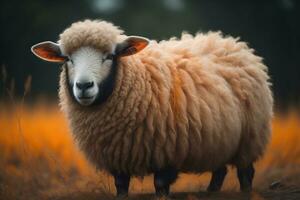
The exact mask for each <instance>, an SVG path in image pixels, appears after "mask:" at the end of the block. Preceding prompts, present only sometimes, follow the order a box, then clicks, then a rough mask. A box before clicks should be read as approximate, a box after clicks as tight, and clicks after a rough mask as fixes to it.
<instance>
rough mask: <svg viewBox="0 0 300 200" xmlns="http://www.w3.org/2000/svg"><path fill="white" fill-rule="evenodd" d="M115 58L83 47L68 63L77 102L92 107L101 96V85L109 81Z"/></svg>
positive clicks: (72, 88) (71, 85)
mask: <svg viewBox="0 0 300 200" xmlns="http://www.w3.org/2000/svg"><path fill="white" fill-rule="evenodd" d="M112 64H113V56H112V55H111V54H108V53H103V52H101V51H100V50H97V49H95V48H92V47H81V48H79V49H77V50H76V51H74V52H73V53H72V54H71V55H70V56H69V60H68V61H67V67H68V79H69V84H70V87H71V90H72V93H73V96H74V98H75V99H76V101H77V102H78V103H79V104H81V105H91V104H92V103H93V102H94V101H95V100H96V99H97V97H99V96H100V95H101V93H102V92H103V91H101V89H102V87H101V85H102V84H103V82H104V81H105V80H107V79H108V77H109V75H110V73H111V69H112Z"/></svg>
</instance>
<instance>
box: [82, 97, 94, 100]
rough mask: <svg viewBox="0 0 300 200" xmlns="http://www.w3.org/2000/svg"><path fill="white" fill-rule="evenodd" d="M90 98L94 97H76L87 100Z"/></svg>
mask: <svg viewBox="0 0 300 200" xmlns="http://www.w3.org/2000/svg"><path fill="white" fill-rule="evenodd" d="M92 98H94V97H92V96H81V97H78V99H80V100H89V99H92Z"/></svg>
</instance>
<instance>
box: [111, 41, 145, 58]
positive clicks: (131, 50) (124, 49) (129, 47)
mask: <svg viewBox="0 0 300 200" xmlns="http://www.w3.org/2000/svg"><path fill="white" fill-rule="evenodd" d="M148 44H149V40H148V39H147V38H144V37H139V36H129V37H128V38H127V39H126V40H124V41H123V42H122V43H119V44H118V45H117V47H116V55H117V56H121V57H122V56H130V55H133V54H136V53H138V52H140V51H141V50H143V49H144V48H145V47H146V46H147V45H148Z"/></svg>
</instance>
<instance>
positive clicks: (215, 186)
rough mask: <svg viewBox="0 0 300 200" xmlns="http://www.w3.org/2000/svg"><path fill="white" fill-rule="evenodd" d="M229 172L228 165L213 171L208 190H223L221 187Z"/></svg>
mask: <svg viewBox="0 0 300 200" xmlns="http://www.w3.org/2000/svg"><path fill="white" fill-rule="evenodd" d="M226 174H227V168H226V166H224V167H221V168H219V169H217V170H216V171H214V172H213V173H212V177H211V181H210V184H209V186H208V188H207V191H208V192H218V191H220V190H221V187H222V185H223V182H224V178H225V176H226Z"/></svg>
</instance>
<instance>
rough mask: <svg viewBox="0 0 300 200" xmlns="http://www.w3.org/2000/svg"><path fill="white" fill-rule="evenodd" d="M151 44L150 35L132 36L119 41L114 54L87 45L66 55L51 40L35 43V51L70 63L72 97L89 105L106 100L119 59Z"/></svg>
mask: <svg viewBox="0 0 300 200" xmlns="http://www.w3.org/2000/svg"><path fill="white" fill-rule="evenodd" d="M148 43H149V41H148V40H147V39H146V38H143V37H137V36H131V37H128V38H127V39H126V40H124V41H123V42H121V43H118V44H116V45H115V47H114V48H113V51H112V52H110V53H105V52H102V51H101V50H99V49H96V48H93V47H91V46H84V47H80V48H78V49H77V50H75V51H73V52H72V53H71V54H70V55H64V54H63V53H62V51H61V47H60V45H59V44H56V43H54V42H49V41H47V42H42V43H39V44H36V45H34V46H33V47H32V49H31V50H32V52H33V53H34V54H35V55H36V56H38V57H39V58H41V59H43V60H46V61H49V62H59V63H66V66H67V76H68V77H67V80H68V82H69V83H68V84H69V86H70V87H69V88H70V92H71V93H72V96H73V97H74V99H75V100H76V101H77V102H78V103H79V104H80V105H83V106H89V105H92V104H94V103H96V102H103V101H105V100H106V98H107V97H108V96H109V95H110V94H111V92H112V90H113V82H112V81H113V79H114V78H113V77H114V75H115V73H116V70H115V68H116V67H117V61H118V58H119V57H122V56H130V55H133V54H135V53H137V52H139V51H141V50H142V49H144V48H145V47H146V46H147V45H148Z"/></svg>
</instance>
